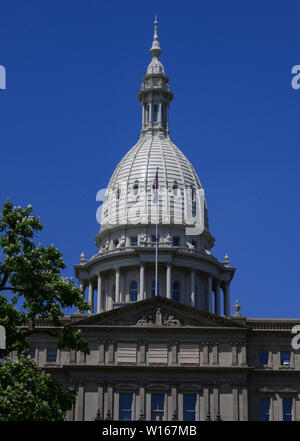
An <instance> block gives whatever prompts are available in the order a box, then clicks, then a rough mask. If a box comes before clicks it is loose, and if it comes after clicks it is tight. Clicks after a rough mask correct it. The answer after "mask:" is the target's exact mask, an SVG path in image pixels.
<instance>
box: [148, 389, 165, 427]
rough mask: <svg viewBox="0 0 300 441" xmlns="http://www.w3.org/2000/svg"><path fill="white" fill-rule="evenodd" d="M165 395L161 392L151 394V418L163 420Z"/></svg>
mask: <svg viewBox="0 0 300 441" xmlns="http://www.w3.org/2000/svg"><path fill="white" fill-rule="evenodd" d="M164 407H165V396H164V395H163V394H152V395H151V420H152V421H163V419H164Z"/></svg>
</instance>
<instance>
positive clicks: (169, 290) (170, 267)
mask: <svg viewBox="0 0 300 441" xmlns="http://www.w3.org/2000/svg"><path fill="white" fill-rule="evenodd" d="M171 274H172V266H171V263H169V262H168V263H167V299H171Z"/></svg>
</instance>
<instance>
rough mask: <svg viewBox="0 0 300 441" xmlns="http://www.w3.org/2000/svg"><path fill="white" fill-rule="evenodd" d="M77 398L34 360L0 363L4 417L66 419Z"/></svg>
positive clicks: (0, 413)
mask: <svg viewBox="0 0 300 441" xmlns="http://www.w3.org/2000/svg"><path fill="white" fill-rule="evenodd" d="M75 401H76V392H75V391H73V390H67V389H65V388H64V387H62V386H61V385H60V384H58V383H57V382H56V381H55V380H54V379H53V378H52V377H51V375H50V374H46V373H45V372H43V371H42V370H41V369H40V368H38V367H37V366H36V365H35V363H34V362H32V361H31V360H20V361H18V362H15V363H12V362H11V361H9V360H7V361H5V362H4V363H3V364H2V365H1V364H0V421H62V420H64V416H65V413H66V412H67V411H68V410H70V409H72V407H73V406H74V405H75Z"/></svg>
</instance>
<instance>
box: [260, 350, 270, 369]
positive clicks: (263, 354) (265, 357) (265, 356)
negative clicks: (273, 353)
mask: <svg viewBox="0 0 300 441" xmlns="http://www.w3.org/2000/svg"><path fill="white" fill-rule="evenodd" d="M268 361H269V353H268V351H260V353H259V365H260V366H265V365H267V364H268Z"/></svg>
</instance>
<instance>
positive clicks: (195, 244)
mask: <svg viewBox="0 0 300 441" xmlns="http://www.w3.org/2000/svg"><path fill="white" fill-rule="evenodd" d="M192 245H193V246H194V248H195V250H196V249H197V242H196V241H195V240H193V242H192Z"/></svg>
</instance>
